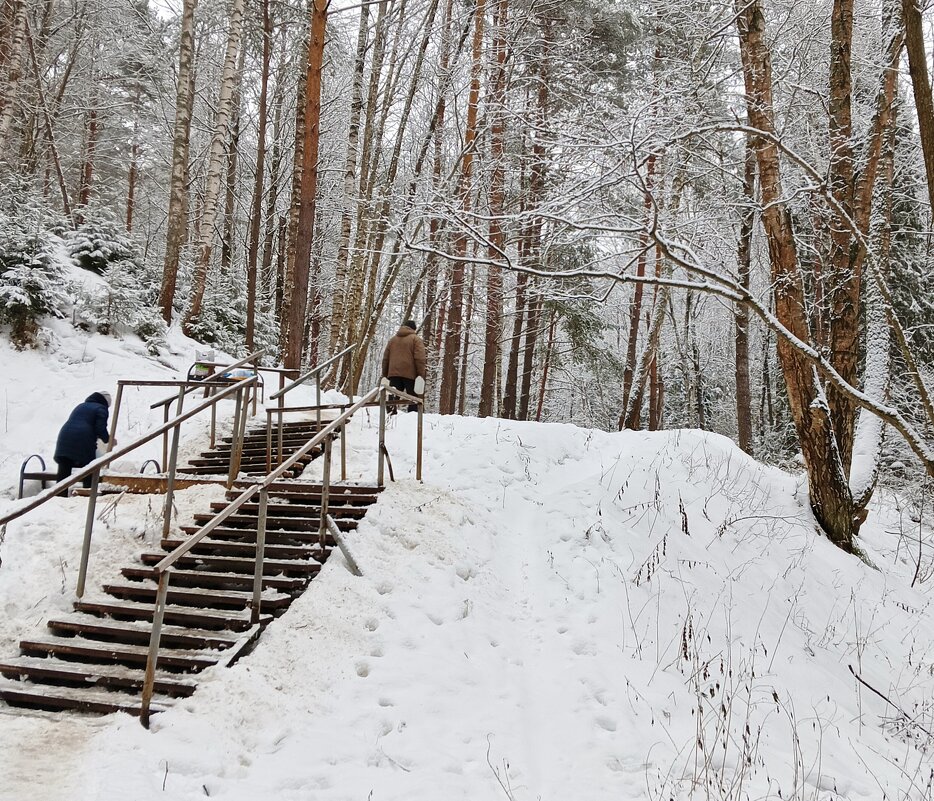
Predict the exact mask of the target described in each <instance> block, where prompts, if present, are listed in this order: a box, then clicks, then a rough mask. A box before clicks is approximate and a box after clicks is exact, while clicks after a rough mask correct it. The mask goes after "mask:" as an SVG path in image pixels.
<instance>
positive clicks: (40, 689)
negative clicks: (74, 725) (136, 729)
mask: <svg viewBox="0 0 934 801" xmlns="http://www.w3.org/2000/svg"><path fill="white" fill-rule="evenodd" d="M0 698H2V699H3V700H4V701H6V702H7V703H8V704H10V705H12V706H25V707H30V708H33V709H35V708H38V709H48V710H55V711H61V710H65V709H71V710H77V711H79V712H96V713H100V714H107V713H110V712H127V713H129V714H131V715H136V716H139V713H140V701H139V699H138V698H134V697H133V696H130V695H126V694H125V693H115V692H111V691H109V690H106V689H103V688H99V687H93V688H79V687H48V686H44V685H36V684H32V683H30V682H18V681H4V682H0ZM167 708H168V701H167V699H165V698H164V697H161V696H155V697H154V698H153V701H152V704H151V705H150V711H151V712H163V711H165V710H166V709H167Z"/></svg>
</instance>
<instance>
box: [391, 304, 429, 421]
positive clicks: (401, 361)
mask: <svg viewBox="0 0 934 801" xmlns="http://www.w3.org/2000/svg"><path fill="white" fill-rule="evenodd" d="M383 377H384V378H388V379H389V386H391V387H393V388H394V389H398V390H400V391H401V392H405V393H406V394H408V395H415V394H416V393H415V379H416V378H421V379H422V381H424V380H425V343H424V342H423V341H422V338H421V337H420V336H419V335H418V334H416V333H415V321H414V320H406V321H405V322H404V323H403V324H402V326H401V327H400V328H399V330H398V331H397V332H396V335H395V336H394V337H393V338H392V339H390V340H389V342H388V343H387V345H386V351H385V353H383ZM409 411H410V412H417V411H418V406H416V405H415V404H412V405H410V406H409Z"/></svg>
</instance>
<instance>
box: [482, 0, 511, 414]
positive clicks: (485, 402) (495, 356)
mask: <svg viewBox="0 0 934 801" xmlns="http://www.w3.org/2000/svg"><path fill="white" fill-rule="evenodd" d="M508 14H509V2H508V0H498V1H497V5H496V19H495V21H494V25H495V27H496V38H495V40H494V43H493V60H494V63H495V68H494V73H493V86H492V91H491V93H490V104H491V105H492V111H491V116H492V123H491V126H490V161H491V162H492V168H493V170H492V173H491V175H490V223H489V258H490V263H489V265H488V266H487V293H486V327H485V330H484V348H483V377H482V379H481V381H480V408H479V409H478V411H477V414H478V416H479V417H489V416H490V415H495V414H497V412H498V409H497V406H498V403H497V401H498V398H497V393H496V384H497V377H498V375H499V365H500V339H501V338H502V327H503V320H502V317H503V274H502V272H501V271H500V268H499V267H497V266H496V263H497V262H499V261H500V259H502V257H503V253H504V246H505V234H504V233H503V222H502V214H503V206H504V202H505V195H506V188H505V183H506V169H505V165H504V164H503V158H504V145H505V137H506V120H505V115H506V110H505V106H506V22H507V19H508Z"/></svg>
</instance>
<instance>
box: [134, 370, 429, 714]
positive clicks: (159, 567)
mask: <svg viewBox="0 0 934 801" xmlns="http://www.w3.org/2000/svg"><path fill="white" fill-rule="evenodd" d="M339 355H342V354H339ZM390 394H392V395H396V396H397V397H399V398H400V399H402V400H407V401H409V402H410V403H417V404H418V440H417V442H418V446H417V447H418V454H417V462H416V465H417V466H416V478H417V479H419V480H421V472H422V415H423V408H424V403H423V400H422V399H421V398H417V397H414V396H412V395H408V394H406V393H404V392H401V391H400V390H397V389H394V388H392V387H384V386H380V387H376V388H375V389H372V390H370V392H368V393H367V394H366V395H364V396H363V397H362V398H360V400H358V401H357V402H355V403H353V404H352V405H350V406H349V407H348V408H347V409H346V410H345V411H344V412H343V413H342V414H340V415H339V416H338V417H336V418H335V419H334V420H331V421H330V422H329V423H328V424H327V425H326V426H325V427H324V428H322V429H320V430H319V431H318V432H317V433H316V434H315V435H314V436H313V437H312V438H311V439H309V440H308V441H307V442H306V443H305V444H304V445H302V446H301V447H300V448H298V449H297V450H296V451H295V452H294V453H293V454H292V455H291V456H290V457H289V458H288V459H286V460H285V461H284V462H282V464H280V465H279V466H278V467H276V468H275V469H274V470H271V471H270V472H269V473H267V475H266V476H265V478H263V480H262V481H258V482H257V483H255V484H253V485H252V486H250V487H247V488H246V489H245V490H244V491H243V492H241V493H240V494H239V495H238V496H237V497H236V498H234V500H232V501H231V502H230V503H229V504H227V506H226V507H225V508H224V509H222V510H221V511H219V512H218V513H217V514H216V515H214V517H212V518H211V519H210V520H209V521H208V522H207V523H206V524H205V525H204V526H202V527H201V528H200V529H199V530H198V531H197V532H196V533H195V534H192V535H191V536H190V537H189V538H188V539H186V540H185V542H183V543H181V544H180V545H178V546H177V547H176V548H175V549H174V550H173V551H172V552H171V553H169V554H167V555H166V556H165V557H164V558H163V559H161V560H160V561H159V562H158V563H157V564H156V565H155V566H154V567H153V573H154V574H155V578H156V580H157V582H158V590H157V593H156V601H155V606H154V609H153V624H152V633H151V634H150V639H149V654H148V657H147V660H146V673H145V677H144V679H143V694H142V699H141V701H140V722H141V723H142V725H143V726H145V727H147V728H148V727H149V712H150V707H151V702H152V695H153V691H154V688H155V675H156V665H157V663H158V660H159V645H160V640H161V637H162V621H163V618H164V614H165V606H166V601H167V598H168V591H169V579H170V576H171V573H172V570H173V569H174V566H175V564H176V562H178V560H179V559H181V558H182V557H183V556H184V555H185V554H187V553H189V552H190V551H191V550H192V549H193V548H194V547H195V546H196V545H198V543H200V542H201V541H202V540H203V539H204V538H205V537H207V536H208V534H210V533H211V532H212V531H214V529H216V528H217V527H218V526H219V525H221V523H223V522H224V521H225V520H226V519H227V518H228V517H230V516H231V515H232V514H234V512H236V511H238V510H239V509H240V508H241V507H242V506H243V505H244V504H245V503H246V502H247V501H249V500H251V499H252V498H253V497H254V496H255V495H257V494H259V509H258V513H257V525H256V557H255V563H256V564H255V567H254V573H253V598H252V601H251V603H250V619H251V622H252V623H253V624H254V625H258V624H259V622H260V619H261V603H262V601H261V598H262V588H263V561H264V558H265V556H264V551H265V547H266V516H267V507H268V503H269V488H270V486H272V484H273V483H274V482H276V481H277V480H278V479H280V478H281V477H282V475H283V474H284V473H286V472H287V471H288V470H290V469H291V468H292V467H293V466H294V465H295V464H297V463H298V461H299V460H300V459H301V458H302V457H303V456H305V455H306V454H307V453H309V452H310V451H312V450H313V449H314V448H316V447H317V446H318V445H320V444H321V443H322V442H323V443H324V467H323V477H322V482H321V487H322V489H321V522H320V526H319V530H318V533H319V537H320V540H319V541H320V544H321V547H322V548H323V547H324V542H325V536H326V534H327V532H328V530H329V528H332V527H333V528H334V529H336V528H337V526H336V523H335V522H334V520H333V518H332V517H331V516H330V514H328V495H329V490H330V474H331V470H330V468H331V442H332V438H331V435H332V434H333V433H334V432H335V431H337V430H338V429H339V428H340V429H341V431H342V432H343V429H344V428H345V427H346V425H347V422H348V421H349V419H350V418H351V417H352V416H353V415H354V414H355V413H356V412H357V411H359V410H360V409H363V408H364V407H367V406H371V405H373V401H374V399H376V398H377V396H378V397H379V407H380V427H379V441H380V442H379V454H378V462H377V484H378V486H380V487H382V486H383V461H384V457H385V452H386V448H385V432H386V400H387V396H388V395H390ZM336 539H337V541H338V543H339V544H340V538H339V537H336ZM341 547H343V545H341ZM349 561H350V562H351V563H352V566H353V568H354V569H355V570H357V571H358V570H359V568H357V565H356V562H355V561H354V560H353V559H352V557H350V559H349Z"/></svg>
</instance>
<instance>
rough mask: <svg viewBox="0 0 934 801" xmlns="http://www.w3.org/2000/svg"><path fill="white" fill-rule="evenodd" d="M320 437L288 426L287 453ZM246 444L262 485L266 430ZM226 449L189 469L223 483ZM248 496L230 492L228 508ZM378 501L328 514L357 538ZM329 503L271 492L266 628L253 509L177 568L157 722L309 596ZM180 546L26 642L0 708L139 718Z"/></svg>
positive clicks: (323, 548) (298, 492)
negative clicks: (159, 605)
mask: <svg viewBox="0 0 934 801" xmlns="http://www.w3.org/2000/svg"><path fill="white" fill-rule="evenodd" d="M317 430H318V427H317V426H316V425H315V423H313V422H312V423H299V424H289V426H288V428H287V433H286V437H285V443H284V450H285V453H286V454H288V453H289V452H290V449H294V448H295V447H297V446H298V445H301V444H304V443H305V442H307V441H308V439H310V437H311V436H313V435H314V434H315V433H316V431H317ZM260 436H261V438H262V445H261V447H259V445H258V443H259V440H260ZM249 437H250V440H249V441H250V447H249V448H247V449H245V450H244V459H243V462H242V467H241V471H242V472H245V473H251V472H252V473H259V474H263V475H265V474H266V441H265V437H266V433H265V429H262V430H261V431H256V432H250V433H249ZM225 446H226V449H227V451H226V454H225V453H224V447H225ZM274 447H275V445H274ZM229 449H230V442H229V440H228V441H227V442H226V443H221V444H220V445H219V447H218V448H217V449H215V450H214V451H211V452H209V453H206V454H203V455H202V458H201V459H198V460H193V461H195V462H198V464H193V465H191V467H193V468H195V470H196V472H201V473H208V472H210V473H225V472H226V470H227V460H228V459H229ZM215 456H216V462H215V461H213V460H214V457H215ZM202 462H203V464H202ZM296 467H297V468H300V469H303V468H304V465H296ZM186 471H188V472H191V471H190V470H188V468H186ZM241 491H242V490H240V489H236V488H235V489H233V490H230V491H229V492H228V493H227V498H228V500H233V499H234V498H236V497H237V496H238V494H239V493H240V492H241ZM379 492H380V489H379V488H378V487H372V486H359V485H341V484H338V485H332V486H331V490H330V496H329V502H328V511H329V513H330V515H331V516H332V517H333V518H334V519H335V521H336V523H337V526H338V528H339V529H341V530H342V531H352V530H353V529H355V528H356V527H357V523H358V521H359V520H360V519H361V518H362V517H363V516H364V515H365V514H366V510H367V507H368V506H370V505H371V504H372V503H374V502H375V501H376V499H377V496H378V494H379ZM321 497H322V487H321V485H319V484H311V483H306V482H300V481H289V480H283V481H281V482H277V483H274V484H272V485H271V487H270V498H269V504H268V509H267V528H266V544H265V549H264V563H263V600H262V611H263V615H262V618H261V620H260V622H259V624H256V625H254V624H252V623H251V620H250V602H251V599H252V587H253V571H254V567H255V561H254V560H255V556H256V529H257V515H258V505H257V504H255V503H253V504H245V505H244V506H243V507H241V508H240V509H239V510H238V512H237V513H236V514H234V515H232V516H230V517H229V518H227V520H225V521H224V523H223V525H222V526H221V527H218V528H216V529H214V530H213V531H212V532H211V533H210V534H209V535H208V536H207V537H206V538H205V539H203V540H201V542H199V543H198V544H197V545H196V546H195V547H194V548H193V549H192V550H191V551H190V552H189V553H188V554H186V555H185V556H183V557H181V559H180V560H179V561H178V562H177V564H176V569H175V570H173V571H172V576H171V583H170V588H169V592H168V600H167V605H166V609H165V615H164V626H163V630H162V639H161V648H160V653H159V660H158V666H157V671H156V681H155V695H154V697H153V704H152V710H153V711H158V710H160V709H165V708H166V707H167V706H168V705H170V704H171V703H172V702H173V701H174V700H175V699H177V698H184V697H187V696H190V695H191V694H192V693H193V692H194V691H195V687H196V684H197V679H198V674H199V673H201V672H202V671H204V670H205V669H207V668H210V667H214V666H217V665H230V664H232V663H233V662H234V661H235V660H236V659H237V658H239V657H240V656H242V655H243V654H244V653H245V652H246V651H248V650H249V649H250V648H251V647H252V645H253V643H254V642H255V640H256V638H257V637H258V636H259V634H260V632H261V631H262V629H263V627H264V626H266V625H267V624H268V623H269V622H270V621H271V620H272V619H274V617H276V616H278V615H280V614H282V613H283V612H284V611H285V610H286V609H287V608H288V607H289V605H290V604H291V603H292V601H293V600H294V599H295V598H297V597H298V596H299V595H301V594H302V592H304V591H305V589H306V588H307V587H308V584H309V582H310V581H311V580H312V579H313V578H314V577H315V576H316V575H317V573H318V571H319V570H320V569H321V565H322V564H323V563H324V561H325V560H326V559H327V558H328V555H329V554H330V552H331V550H332V548H333V546H334V542H333V538H332V537H331V535H330V534H328V535H327V536H326V538H325V539H324V541H323V543H322V542H321V540H320V537H319V533H318V529H319V520H320V511H321V506H320V504H321ZM225 506H226V503H225V502H216V503H212V504H211V511H210V512H208V513H204V514H197V515H195V518H194V525H191V526H183V527H182V528H181V531H182V532H183V533H184V534H185V535H186V536H187V535H191V534H194V533H195V532H197V531H198V530H199V529H200V528H201V527H202V526H203V525H204V524H206V523H207V522H208V521H209V520H210V519H212V517H213V516H214V514H215V513H216V512H217V511H220V510H221V509H223V508H224V507H225ZM182 542H184V539H183V538H181V537H168V538H166V539H163V540H162V541H161V543H160V546H161V549H162V550H161V551H154V552H145V553H143V554H141V556H140V560H139V563H138V564H136V565H133V566H131V567H127V568H124V569H123V571H122V580H121V581H119V582H114V583H109V584H105V585H104V586H103V588H102V590H103V594H102V595H99V596H97V597H95V598H93V599H87V598H86V599H84V600H80V601H76V602H75V603H74V612H73V613H72V614H69V615H66V616H62V617H61V618H57V619H55V620H50V621H49V622H48V624H47V627H48V633H47V635H46V636H37V637H35V638H33V639H28V640H23V641H22V642H20V654H21V655H20V656H19V657H16V658H11V659H6V660H0V675H2V676H3V677H5V679H0V698H3V700H4V701H6V702H7V703H8V704H11V705H14V706H24V707H31V708H37V709H46V710H66V709H76V710H81V711H87V712H99V713H106V712H114V711H125V712H128V713H130V714H139V706H140V694H141V691H142V686H143V677H144V671H145V667H146V659H147V654H148V645H149V637H150V632H151V628H152V618H153V608H154V601H155V597H156V586H157V585H156V582H155V580H154V575H155V574H154V570H153V566H154V565H155V564H157V563H158V562H159V561H160V560H162V559H163V558H164V557H165V555H166V552H169V551H171V550H173V549H174V548H176V547H177V546H178V545H180V544H181V543H182Z"/></svg>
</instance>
